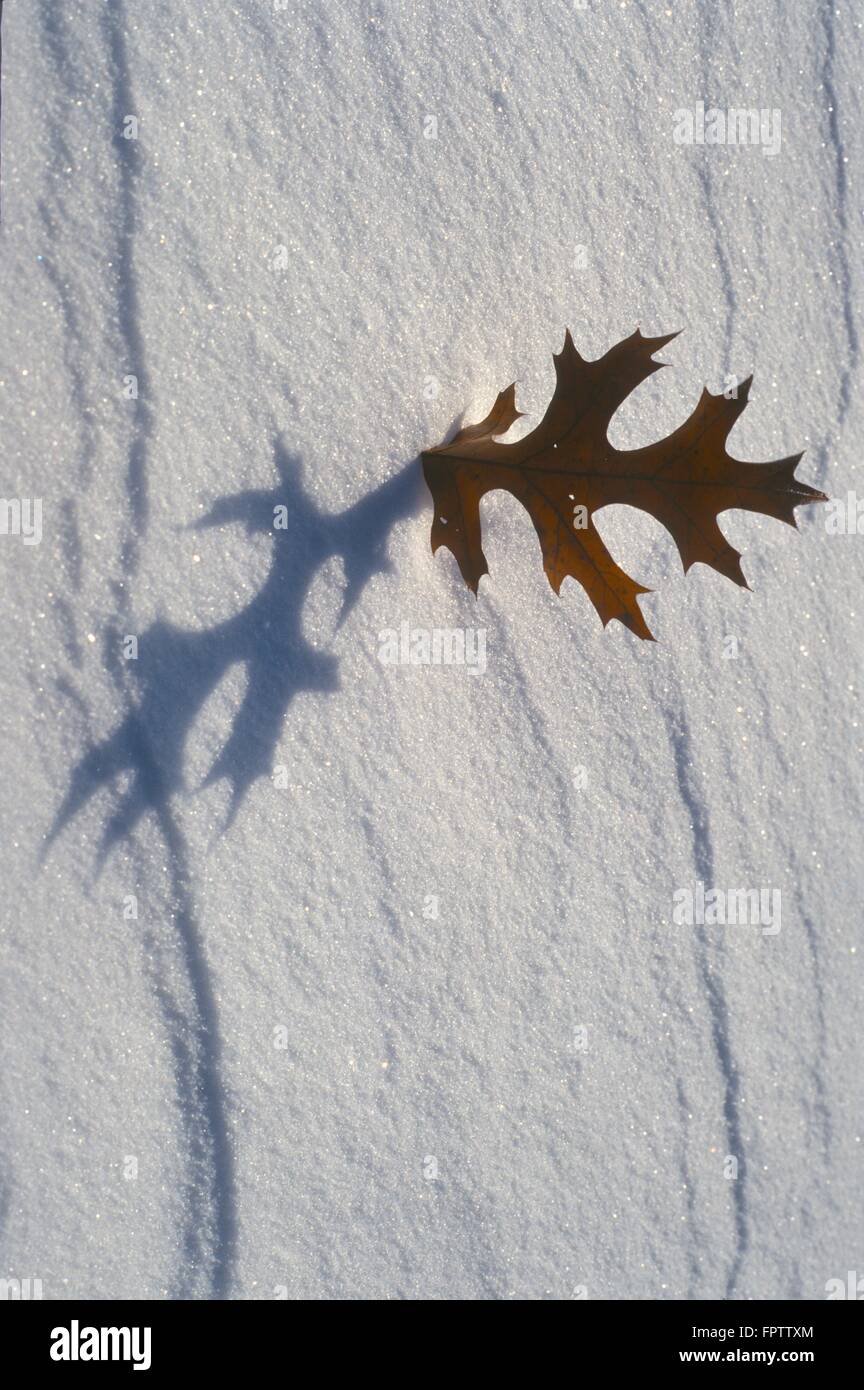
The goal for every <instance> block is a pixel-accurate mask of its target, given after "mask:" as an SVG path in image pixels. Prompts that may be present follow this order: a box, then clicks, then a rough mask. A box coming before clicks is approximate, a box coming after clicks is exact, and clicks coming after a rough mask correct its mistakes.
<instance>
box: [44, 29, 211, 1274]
mask: <svg viewBox="0 0 864 1390" xmlns="http://www.w3.org/2000/svg"><path fill="white" fill-rule="evenodd" d="M40 18H41V25H42V37H43V42H44V45H45V48H46V51H47V53H48V56H49V58H50V60H51V62H52V65H53V67H54V69H55V71H56V74H57V78H58V81H59V82H60V83H62V84H63V86H64V87H65V90H66V93H67V97H68V99H69V100H70V101H71V100H72V98H73V93H74V63H73V61H72V53H73V48H72V46H71V45H70V41H69V39H70V28H69V26H70V23H71V21H70V19H69V18H68V17H67V16H65V15H64V14H63V12H62V10H58V7H56V6H55V5H53V4H43V6H42V9H41V16H40ZM126 23H127V13H126V7H125V5H123V4H120V3H118V4H114V5H106V6H105V7H104V9H103V15H102V19H101V24H100V27H99V29H97V30H96V32H97V33H99V32H100V31H101V36H102V41H103V45H104V61H105V67H106V69H107V70H108V71H109V72H110V73H111V74H112V75H113V79H114V80H113V87H112V92H111V101H110V107H109V110H108V113H107V115H106V119H105V125H106V129H107V131H108V132H109V138H111V139H112V141H113V148H114V150H115V151H116V155H117V173H118V181H119V193H118V197H117V201H116V206H117V210H118V216H119V226H118V228H117V231H116V234H115V239H114V248H113V249H114V254H113V256H112V258H111V259H112V260H113V263H114V264H113V275H114V280H113V283H114V286H115V295H116V304H117V312H118V320H119V327H120V341H121V345H122V349H123V355H124V360H123V362H122V363H121V371H120V372H119V373H118V376H124V375H131V376H134V377H135V378H136V383H137V391H136V393H135V394H134V395H133V396H132V397H131V398H130V399H129V400H128V406H129V409H130V426H129V428H130V434H129V441H128V447H127V472H126V491H127V497H128V504H129V519H128V522H127V528H126V535H125V538H124V540H123V543H122V546H121V575H120V578H119V579H118V580H116V581H115V582H114V584H113V586H112V588H113V592H114V595H115V601H116V604H117V608H116V612H115V618H114V622H113V624H109V628H110V629H111V631H108V632H106V634H105V649H106V667H107V669H108V670H109V672H110V674H111V676H112V678H113V680H114V682H115V684H116V685H117V687H118V689H119V691H120V693H121V696H122V699H123V703H124V706H125V715H126V717H125V720H124V728H125V730H126V736H127V741H129V742H130V743H134V746H135V754H136V763H137V775H138V777H139V778H140V779H141V780H142V781H144V782H145V783H147V784H148V785H150V786H151V787H155V785H156V783H158V781H159V779H160V778H161V771H160V768H159V764H158V761H157V759H156V757H155V756H154V753H153V749H152V745H151V742H150V740H149V738H148V735H147V732H146V730H145V728H144V726H143V724H142V722H141V720H140V719H139V718H138V716H137V700H136V698H135V695H134V692H133V691H132V690H131V689H130V686H129V683H128V682H127V681H125V680H124V679H123V676H124V673H123V672H122V670H121V667H122V663H121V662H119V661H118V660H117V657H116V643H117V641H118V640H119V634H120V633H123V632H129V631H134V624H133V623H132V621H131V609H130V590H131V583H132V580H133V579H134V577H135V574H136V573H137V569H138V560H139V551H140V545H141V541H142V538H143V535H144V533H145V531H146V526H147V516H148V506H147V464H148V453H149V446H150V439H151V436H152V430H153V419H154V416H153V407H152V393H151V390H150V381H149V374H148V371H147V363H146V356H145V348H144V339H143V334H142V331H141V305H140V295H139V288H138V278H137V272H136V266H135V256H134V243H135V234H136V227H137V221H138V192H137V184H138V179H139V175H140V171H141V161H142V155H141V149H140V145H139V142H138V141H137V140H135V139H126V138H124V135H123V128H124V122H125V121H126V118H127V117H129V116H134V115H135V114H136V113H135V101H134V94H133V87H132V80H131V70H130V64H129V57H128V52H127V44H126V36H125V29H126ZM57 124H58V127H59V128H58V129H57V131H56V136H57V139H56V142H55V145H56V148H57V149H58V151H59V153H60V155H61V157H64V156H65V158H64V162H65V164H66V165H67V166H68V167H76V166H77V163H78V160H77V152H76V151H74V150H73V149H72V148H71V146H70V144H69V141H68V139H67V137H66V135H65V132H64V129H63V123H62V121H61V122H59V123H57ZM41 211H42V216H43V219H44V222H45V225H46V230H50V228H49V225H48V224H49V222H50V216H49V213H48V204H47V203H46V202H44V201H43V204H42V207H41ZM106 259H107V257H106ZM45 270H46V273H47V275H48V278H49V279H50V280H51V282H52V285H53V287H54V289H55V292H56V293H57V294H58V295H59V297H60V305H61V311H62V312H63V314H64V322H65V326H66V329H67V331H68V332H70V333H72V335H73V336H74V337H76V338H77V340H78V345H79V346H80V347H81V348H82V350H83V348H84V347H85V339H84V334H83V331H82V328H81V325H80V323H79V322H78V319H77V315H76V313H75V307H74V298H73V297H71V296H70V295H69V294H68V293H67V292H66V289H65V286H64V284H63V280H62V276H61V275H60V273H59V270H58V268H57V266H56V265H55V264H54V262H53V261H52V262H48V263H46V266H45ZM71 376H72V387H73V399H74V401H75V404H76V406H77V407H78V409H79V412H80V414H81V419H82V431H83V440H84V444H85V446H87V445H88V444H89V443H90V442H92V433H93V432H92V426H91V425H90V422H89V420H88V418H87V409H86V405H87V402H86V392H85V383H84V377H83V374H82V372H81V371H80V369H77V368H75V369H73V370H72V373H71ZM87 452H89V450H88V449H87V448H86V447H85V453H87ZM86 470H87V464H86V463H85V464H84V466H83V468H82V473H81V477H80V481H81V484H82V486H85V487H86V485H87V484H88V482H89V474H88V472H87V471H86ZM112 639H113V642H112ZM59 688H60V683H58V689H59ZM152 804H153V808H154V809H155V811H156V824H157V826H158V828H159V831H160V833H161V836H162V839H163V842H164V844H165V850H166V860H167V870H168V876H169V883H170V891H171V898H172V901H173V904H174V913H173V925H174V928H175V931H174V933H173V936H172V938H171V945H172V948H173V949H171V950H169V951H168V952H167V954H166V953H165V952H164V951H158V952H157V956H158V957H159V961H160V964H158V965H157V964H154V963H152V962H151V964H150V966H149V967H148V969H147V972H146V973H147V974H148V976H149V979H148V984H149V988H150V992H151V994H152V996H153V998H154V1000H155V1002H156V1004H157V1006H158V1007H159V1009H160V1011H161V1014H162V1017H163V1022H164V1026H165V1030H166V1036H167V1037H168V1039H169V1043H170V1047H171V1051H172V1054H173V1062H174V1074H175V1080H176V1088H177V1094H178V1102H179V1109H180V1113H181V1116H182V1122H183V1124H184V1126H185V1130H186V1138H187V1148H188V1155H189V1166H190V1173H189V1180H188V1191H187V1196H186V1200H185V1203H184V1209H185V1217H186V1226H187V1229H186V1235H185V1242H184V1244H185V1249H184V1257H185V1264H184V1268H183V1269H182V1270H180V1271H178V1283H177V1289H176V1293H177V1296H179V1297H183V1296H191V1295H192V1294H193V1293H197V1294H198V1295H199V1296H200V1293H201V1289H200V1288H196V1289H195V1290H192V1289H191V1288H187V1287H186V1285H187V1284H188V1282H189V1278H190V1277H191V1278H192V1279H195V1276H196V1272H197V1274H198V1276H199V1277H200V1271H201V1270H202V1269H207V1270H208V1275H207V1282H208V1288H209V1293H210V1296H211V1297H214V1298H224V1297H227V1296H228V1293H229V1290H230V1286H231V1274H232V1265H233V1257H234V1245H235V1233H236V1215H235V1205H236V1204H235V1197H234V1171H233V1156H232V1152H231V1141H230V1131H229V1126H228V1121H227V1116H226V1110H225V1099H224V1086H223V1082H222V1078H221V1047H220V1042H219V1031H218V1011H217V1008H216V1003H215V997H214V993H213V988H212V984H211V980H210V975H209V970H208V967H207V963H206V958H205V953H204V948H203V943H202V938H201V932H200V928H199V925H198V923H197V921H196V917H195V909H194V899H193V894H192V887H191V875H190V871H189V865H188V854H187V849H186V843H185V839H184V837H183V834H182V831H181V830H180V828H179V825H178V823H177V821H176V819H175V817H174V816H173V814H172V811H171V807H170V804H169V799H168V796H167V795H166V796H162V797H160V796H158V795H156V794H154V796H153V798H152ZM52 839H53V832H52V836H51V837H50V838H49V846H50V843H51V840H52ZM178 953H179V955H178ZM178 959H179V962H180V968H181V971H182V973H183V976H184V977H185V980H186V982H187V985H188V999H189V1000H190V1001H191V1003H189V1002H185V1001H181V1000H180V999H179V998H178V997H177V992H176V990H175V988H174V986H173V985H172V973H173V971H172V961H173V962H175V965H176V961H177V960H178ZM208 1247H209V1248H208ZM208 1267H209V1269H208Z"/></svg>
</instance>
